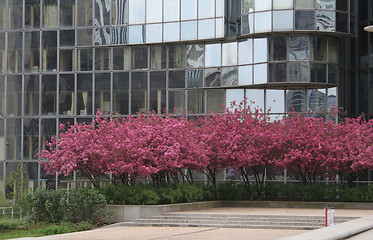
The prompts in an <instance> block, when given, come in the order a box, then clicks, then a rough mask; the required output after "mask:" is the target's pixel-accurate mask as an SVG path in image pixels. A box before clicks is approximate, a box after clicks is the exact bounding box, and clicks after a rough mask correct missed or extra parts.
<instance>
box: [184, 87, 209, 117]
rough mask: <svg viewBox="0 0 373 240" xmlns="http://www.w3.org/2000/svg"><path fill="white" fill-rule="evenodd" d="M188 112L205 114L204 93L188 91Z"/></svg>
mask: <svg viewBox="0 0 373 240" xmlns="http://www.w3.org/2000/svg"><path fill="white" fill-rule="evenodd" d="M188 112H191V113H192V114H200V113H205V97H204V91H188Z"/></svg>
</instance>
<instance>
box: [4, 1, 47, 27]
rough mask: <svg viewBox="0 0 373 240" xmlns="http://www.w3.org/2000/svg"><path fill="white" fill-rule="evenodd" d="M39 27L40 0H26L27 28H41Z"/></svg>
mask: <svg viewBox="0 0 373 240" xmlns="http://www.w3.org/2000/svg"><path fill="white" fill-rule="evenodd" d="M0 12H1V11H0ZM0 22H1V20H0ZM0 25H1V24H0ZM39 27H40V0H25V28H39Z"/></svg>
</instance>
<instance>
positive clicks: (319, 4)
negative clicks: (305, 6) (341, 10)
mask: <svg viewBox="0 0 373 240" xmlns="http://www.w3.org/2000/svg"><path fill="white" fill-rule="evenodd" d="M338 1H340V0H338ZM316 8H320V9H335V0H316Z"/></svg>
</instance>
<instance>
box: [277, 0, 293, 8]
mask: <svg viewBox="0 0 373 240" xmlns="http://www.w3.org/2000/svg"><path fill="white" fill-rule="evenodd" d="M292 8H293V0H273V9H292Z"/></svg>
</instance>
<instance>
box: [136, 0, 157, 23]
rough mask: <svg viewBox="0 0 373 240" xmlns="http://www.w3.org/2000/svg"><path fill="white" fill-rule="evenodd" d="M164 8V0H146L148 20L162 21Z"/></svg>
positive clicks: (148, 21)
mask: <svg viewBox="0 0 373 240" xmlns="http://www.w3.org/2000/svg"><path fill="white" fill-rule="evenodd" d="M140 2H141V1H140ZM162 9H163V1H162V0H146V22H147V23H150V22H162ZM130 10H131V9H130ZM130 15H131V12H130Z"/></svg>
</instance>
